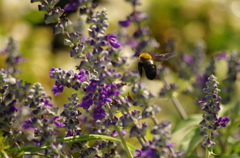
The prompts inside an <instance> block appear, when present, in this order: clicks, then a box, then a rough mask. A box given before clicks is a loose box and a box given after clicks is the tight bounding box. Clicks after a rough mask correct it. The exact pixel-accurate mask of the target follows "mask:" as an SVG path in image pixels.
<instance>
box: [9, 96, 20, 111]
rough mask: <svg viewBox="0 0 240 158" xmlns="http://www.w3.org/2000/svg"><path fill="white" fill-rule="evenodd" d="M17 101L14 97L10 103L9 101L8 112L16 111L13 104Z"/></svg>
mask: <svg viewBox="0 0 240 158" xmlns="http://www.w3.org/2000/svg"><path fill="white" fill-rule="evenodd" d="M16 102H17V100H16V99H14V100H13V101H12V102H11V103H9V105H8V106H9V112H10V113H14V112H17V111H18V109H17V108H16V107H15V106H14V104H15V103H16Z"/></svg>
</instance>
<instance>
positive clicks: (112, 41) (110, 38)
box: [107, 34, 122, 48]
mask: <svg viewBox="0 0 240 158" xmlns="http://www.w3.org/2000/svg"><path fill="white" fill-rule="evenodd" d="M107 40H108V43H109V44H110V45H111V46H112V47H113V48H119V47H121V46H122V45H121V43H120V42H119V41H118V39H117V38H116V35H114V34H109V35H107Z"/></svg>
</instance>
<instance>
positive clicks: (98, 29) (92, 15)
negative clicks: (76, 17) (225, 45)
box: [0, 0, 239, 158]
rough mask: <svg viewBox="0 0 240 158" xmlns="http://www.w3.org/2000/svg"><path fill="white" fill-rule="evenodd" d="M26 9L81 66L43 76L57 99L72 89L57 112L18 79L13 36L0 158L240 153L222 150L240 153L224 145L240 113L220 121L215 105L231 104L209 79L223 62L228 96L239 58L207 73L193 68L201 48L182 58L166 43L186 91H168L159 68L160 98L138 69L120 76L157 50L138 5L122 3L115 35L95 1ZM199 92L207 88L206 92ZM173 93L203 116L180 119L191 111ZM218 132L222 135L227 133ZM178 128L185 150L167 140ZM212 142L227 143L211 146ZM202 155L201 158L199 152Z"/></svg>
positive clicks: (3, 72)
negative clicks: (166, 106) (164, 115)
mask: <svg viewBox="0 0 240 158" xmlns="http://www.w3.org/2000/svg"><path fill="white" fill-rule="evenodd" d="M31 2H32V3H34V2H38V3H39V5H38V9H39V11H45V13H46V14H45V16H44V22H45V24H48V25H52V26H53V27H52V30H53V31H52V32H53V34H54V35H63V36H64V38H65V39H64V41H63V43H64V44H65V45H66V46H67V47H69V48H70V49H71V50H70V54H69V56H70V57H71V58H74V59H76V60H78V61H79V62H80V63H79V64H78V65H76V68H74V69H71V70H65V69H63V68H60V67H52V68H51V69H50V71H49V78H51V79H52V80H54V84H53V86H52V93H53V94H54V95H55V96H61V95H62V94H63V93H64V91H65V90H66V89H72V90H73V91H74V92H72V93H71V94H70V95H69V96H68V97H67V98H68V99H67V102H66V103H63V107H62V108H60V106H56V105H54V102H53V101H52V100H51V97H49V96H48V95H47V94H46V92H45V91H44V88H43V86H42V85H41V84H40V83H34V84H30V83H27V82H25V81H23V80H21V79H19V76H18V75H19V73H20V70H19V69H18V64H20V63H21V62H24V61H26V60H25V59H24V58H23V57H22V56H21V55H19V53H18V49H17V46H16V43H15V41H14V40H13V39H12V38H10V40H9V43H8V45H7V47H6V49H4V50H3V51H2V52H1V54H2V55H5V56H6V60H5V61H6V62H5V65H6V66H5V67H4V68H1V69H0V93H1V97H0V102H1V104H0V107H1V111H0V114H1V115H0V116H1V117H0V127H1V129H0V155H1V157H6V158H7V157H26V156H27V155H29V156H33V155H38V156H45V157H83V158H88V157H89V158H100V157H102V158H108V157H129V158H133V157H134V158H150V157H151V158H165V157H192V156H199V157H202V156H203V155H205V156H206V157H210V156H211V155H213V154H221V155H231V156H232V155H233V156H236V155H239V153H234V152H235V151H237V149H236V148H231V149H227V147H226V146H227V145H226V144H227V143H233V142H234V143H235V145H236V146H239V143H237V142H236V141H233V142H230V140H228V139H231V138H234V137H237V135H238V133H237V132H236V131H237V128H234V127H235V124H236V123H237V121H235V120H233V119H234V118H236V119H239V113H237V112H235V113H234V114H232V115H231V119H230V116H222V117H219V115H221V114H220V110H221V108H220V101H221V100H222V101H223V102H224V103H225V104H227V103H228V102H229V101H230V99H231V98H229V96H228V95H227V94H222V95H223V99H221V97H220V96H218V92H220V90H219V89H218V82H217V81H216V77H215V76H214V75H215V65H216V64H215V62H217V61H218V60H225V61H227V62H228V64H229V71H228V74H227V76H228V77H227V78H226V79H225V80H224V81H223V83H225V84H223V85H221V86H222V87H221V88H222V89H223V92H226V91H230V90H232V89H231V88H232V86H233V82H236V81H237V80H236V76H237V73H238V69H237V68H236V67H235V66H236V65H238V64H239V60H238V55H236V54H234V53H232V54H231V55H230V56H227V55H225V54H219V55H217V56H216V57H215V58H212V59H211V61H210V62H209V65H207V66H206V69H205V70H203V69H202V68H200V67H199V66H200V65H201V64H203V61H204V60H205V58H204V56H201V55H203V54H204V46H203V45H197V46H196V50H195V54H192V55H186V54H184V55H180V54H179V53H178V52H176V50H175V47H174V40H169V41H168V42H167V43H166V50H168V51H169V52H170V53H173V52H174V53H175V54H178V55H177V57H174V58H173V59H172V60H173V61H176V62H178V61H179V60H180V62H179V63H180V64H179V67H178V69H177V70H176V72H175V73H176V74H178V75H179V79H182V80H183V81H189V83H190V84H189V85H188V86H187V87H181V86H182V85H181V84H177V82H175V83H169V80H167V77H166V76H169V75H170V73H169V72H170V69H167V68H166V67H163V66H161V67H160V66H159V67H157V68H156V70H157V76H156V81H152V82H156V83H155V85H154V86H156V87H157V88H158V89H159V92H158V93H153V92H152V91H151V88H149V87H148V84H150V82H148V81H145V80H144V79H142V78H140V76H139V75H138V72H137V71H136V70H135V68H132V69H131V68H129V69H126V65H127V64H130V63H131V62H132V61H135V63H137V61H136V60H135V59H136V58H137V57H138V56H139V55H140V53H141V52H142V51H143V50H145V49H156V48H157V47H159V44H158V43H157V42H156V40H155V39H154V38H153V37H152V34H151V31H150V29H149V28H148V27H147V26H145V25H143V22H144V21H146V20H147V19H148V16H147V14H145V13H143V12H141V11H140V10H137V8H138V6H140V5H141V3H140V1H139V0H126V3H129V5H131V6H132V8H133V10H132V12H131V13H130V14H129V15H128V16H127V17H126V19H123V20H122V19H121V20H119V23H118V24H119V27H120V28H119V30H117V31H115V32H114V33H107V32H108V27H109V23H108V14H107V11H106V9H102V10H98V3H96V2H95V1H92V0H70V1H69V3H67V4H65V5H64V7H62V8H61V7H60V6H58V3H59V0H31ZM75 11H79V13H80V17H85V21H84V22H82V23H81V25H84V27H88V28H87V29H86V30H87V33H86V32H85V31H84V30H82V27H80V26H79V25H77V24H76V25H75V23H77V21H73V22H72V21H71V20H70V19H69V18H68V17H67V14H68V13H69V14H70V13H71V12H75ZM83 19H84V18H83ZM131 25H134V28H135V30H134V33H133V34H132V35H129V34H127V33H124V32H125V31H127V29H128V27H131ZM129 46H130V47H131V48H133V50H134V51H133V52H132V54H131V55H130V57H129V56H124V55H123V53H122V52H123V48H124V47H129ZM133 58H134V59H133ZM233 65H234V66H233ZM144 69H145V72H146V71H149V70H147V68H146V67H144ZM195 72H197V73H195ZM190 78H194V79H193V80H190ZM170 80H171V79H170ZM159 83H161V84H159ZM228 83H231V84H228ZM204 84H206V86H207V88H204V86H205V85H204ZM161 85H162V86H161ZM192 87H194V88H192ZM190 88H192V89H190ZM202 90H203V92H204V93H205V94H206V95H205V96H203V93H202ZM177 94H183V95H185V96H189V97H190V98H192V96H194V98H195V101H196V100H197V99H198V98H202V99H201V101H199V102H198V103H201V104H202V107H199V106H196V107H197V108H198V109H199V110H200V109H201V110H202V111H203V112H204V114H203V115H202V118H201V117H199V116H201V114H197V115H190V114H188V113H187V112H185V110H186V108H187V107H186V106H184V107H183V106H182V104H181V103H180V101H179V100H178V97H177ZM158 98H169V99H170V100H171V101H172V104H173V105H174V106H175V108H176V110H177V112H178V113H179V116H180V117H181V121H179V124H178V125H176V126H175V127H174V129H173V130H172V124H171V123H170V121H165V120H159V119H158V118H159V112H160V111H161V108H160V106H159V105H157V104H156V100H155V99H158ZM154 100H155V103H154ZM238 104H239V103H238V102H237V103H236V107H235V108H237V107H238ZM193 105H194V104H193ZM232 109H233V108H229V109H227V110H225V115H229V113H230V112H231V110H232ZM230 120H231V122H230V125H229V121H230ZM199 122H200V123H199ZM193 125H194V126H193ZM220 126H222V127H225V131H224V129H221V128H220ZM228 126H229V127H228ZM230 127H231V128H230ZM183 129H185V131H186V132H185V134H186V136H185V137H184V138H182V139H183V143H179V144H180V145H175V144H176V143H173V140H172V134H174V133H178V132H182V131H181V130H183ZM230 132H233V136H230ZM187 133H189V135H190V136H189V135H187ZM185 134H183V135H185ZM216 135H219V136H221V135H224V136H226V138H225V139H220V140H218V141H216V143H215V142H214V141H215V140H214V137H215V136H216ZM200 142H202V145H203V146H201V143H200ZM218 143H219V144H218ZM222 143H223V144H225V145H221V144H222ZM234 143H233V144H234ZM218 145H219V146H220V147H219V146H218ZM215 146H217V147H215ZM202 147H205V148H204V149H203V148H202ZM203 150H205V152H204V153H205V154H202V153H200V154H199V153H198V151H203Z"/></svg>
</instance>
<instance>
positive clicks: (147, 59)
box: [138, 53, 175, 80]
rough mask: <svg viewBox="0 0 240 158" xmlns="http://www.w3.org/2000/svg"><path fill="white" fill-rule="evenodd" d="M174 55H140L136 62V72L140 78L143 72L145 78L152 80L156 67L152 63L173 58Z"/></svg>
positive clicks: (155, 74)
mask: <svg viewBox="0 0 240 158" xmlns="http://www.w3.org/2000/svg"><path fill="white" fill-rule="evenodd" d="M174 55H175V54H174V53H166V54H154V55H153V54H150V53H141V54H140V55H139V57H138V58H139V61H138V71H139V74H140V76H141V77H142V74H143V71H144V72H145V75H146V77H147V78H148V79H149V80H153V79H155V78H156V76H157V66H156V65H155V63H154V61H164V60H168V59H169V58H171V57H173V56H174Z"/></svg>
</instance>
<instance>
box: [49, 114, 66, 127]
mask: <svg viewBox="0 0 240 158" xmlns="http://www.w3.org/2000/svg"><path fill="white" fill-rule="evenodd" d="M58 118H59V116H54V117H53V118H52V121H53V122H54V124H55V125H56V126H58V127H64V126H65V124H64V123H62V122H60V121H56V120H57V119H58Z"/></svg>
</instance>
